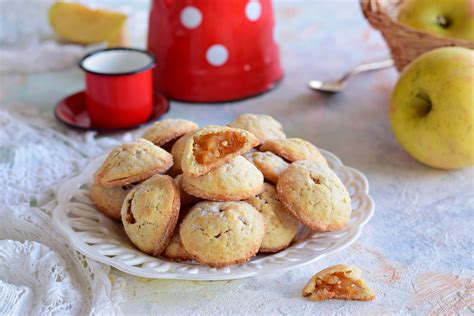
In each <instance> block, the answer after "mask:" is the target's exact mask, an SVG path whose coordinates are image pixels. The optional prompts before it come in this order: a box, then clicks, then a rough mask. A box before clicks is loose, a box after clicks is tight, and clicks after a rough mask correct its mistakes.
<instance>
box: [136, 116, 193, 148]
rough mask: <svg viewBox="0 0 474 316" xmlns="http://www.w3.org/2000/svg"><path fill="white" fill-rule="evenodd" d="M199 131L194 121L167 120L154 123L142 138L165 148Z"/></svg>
mask: <svg viewBox="0 0 474 316" xmlns="http://www.w3.org/2000/svg"><path fill="white" fill-rule="evenodd" d="M197 129H198V125H197V124H196V123H194V122H192V121H188V120H183V119H166V120H162V121H158V122H155V123H153V125H151V126H150V127H149V128H148V129H147V130H146V131H145V133H144V134H143V136H142V138H144V139H147V140H149V141H151V142H152V143H153V144H155V145H157V146H161V147H163V146H165V145H167V144H168V143H170V142H172V141H173V140H175V139H177V138H179V137H181V136H183V135H184V134H187V133H190V132H193V131H195V130H197Z"/></svg>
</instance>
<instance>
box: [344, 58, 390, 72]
mask: <svg viewBox="0 0 474 316" xmlns="http://www.w3.org/2000/svg"><path fill="white" fill-rule="evenodd" d="M393 65H394V63H393V59H387V60H382V61H376V62H373V63H368V64H361V65H359V66H357V67H355V68H354V69H352V71H351V73H352V74H353V75H355V74H357V73H360V72H363V71H370V70H377V69H384V68H389V67H393Z"/></svg>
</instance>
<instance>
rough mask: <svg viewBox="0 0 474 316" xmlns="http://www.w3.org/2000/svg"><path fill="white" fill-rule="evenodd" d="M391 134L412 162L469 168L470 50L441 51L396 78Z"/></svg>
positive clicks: (472, 124) (473, 125)
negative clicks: (413, 160) (414, 159)
mask: <svg viewBox="0 0 474 316" xmlns="http://www.w3.org/2000/svg"><path fill="white" fill-rule="evenodd" d="M389 115H390V123H391V126H392V130H393V133H394V135H395V137H396V139H397V140H398V142H399V143H400V145H401V146H402V147H403V148H405V150H406V151H407V152H408V153H409V154H411V155H412V156H413V157H415V158H416V159H417V160H419V161H421V162H423V163H425V164H427V165H429V166H432V167H436V168H442V169H457V168H464V167H468V166H472V165H474V50H471V49H468V48H461V47H443V48H438V49H435V50H432V51H430V52H428V53H426V54H423V55H421V56H420V57H418V58H417V59H415V60H414V61H413V62H412V63H410V64H409V65H408V66H407V68H405V69H404V70H403V72H402V73H401V75H400V79H399V80H398V82H397V84H396V86H395V89H394V90H393V92H392V96H391V100H390V114H389Z"/></svg>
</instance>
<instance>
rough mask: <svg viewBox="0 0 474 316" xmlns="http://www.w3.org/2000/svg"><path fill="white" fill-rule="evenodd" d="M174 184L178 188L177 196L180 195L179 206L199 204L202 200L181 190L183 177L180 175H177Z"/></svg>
mask: <svg viewBox="0 0 474 316" xmlns="http://www.w3.org/2000/svg"><path fill="white" fill-rule="evenodd" d="M174 183H176V185H177V186H178V188H179V195H180V199H181V205H184V206H187V205H191V204H196V203H197V202H200V201H201V200H202V199H200V198H198V197H196V196H194V195H190V194H189V193H188V192H186V191H185V190H184V189H183V175H182V174H178V175H177V176H176V177H175V178H174Z"/></svg>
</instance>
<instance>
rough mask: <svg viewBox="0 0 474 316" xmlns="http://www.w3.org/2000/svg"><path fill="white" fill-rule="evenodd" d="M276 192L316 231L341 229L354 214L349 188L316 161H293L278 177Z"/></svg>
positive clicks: (298, 216) (302, 220)
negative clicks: (352, 212) (352, 213)
mask: <svg viewBox="0 0 474 316" xmlns="http://www.w3.org/2000/svg"><path fill="white" fill-rule="evenodd" d="M277 191H278V196H279V197H280V200H281V201H282V202H283V204H284V205H285V206H286V208H287V209H288V210H289V211H290V212H291V213H292V214H293V215H294V216H295V217H296V218H297V219H298V220H299V221H300V222H301V223H303V224H305V225H306V226H309V227H310V228H311V229H313V230H317V231H334V230H339V229H341V228H343V227H344V226H345V225H346V224H347V222H348V221H349V219H350V217H351V211H352V207H351V198H350V196H349V193H348V192H347V189H346V187H345V186H344V184H343V183H342V182H341V180H340V179H339V178H338V177H337V175H336V174H335V173H334V171H332V170H331V169H330V168H329V167H325V166H323V165H321V164H319V163H317V162H315V161H310V160H302V161H297V162H293V163H292V164H291V165H290V166H289V167H288V169H286V171H285V172H283V174H282V175H281V176H280V178H279V179H278V183H277Z"/></svg>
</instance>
